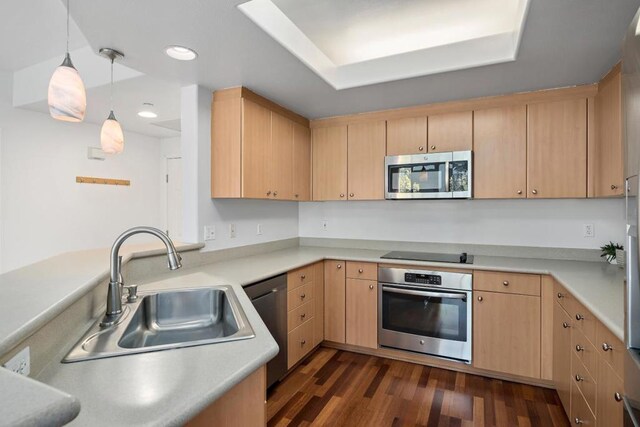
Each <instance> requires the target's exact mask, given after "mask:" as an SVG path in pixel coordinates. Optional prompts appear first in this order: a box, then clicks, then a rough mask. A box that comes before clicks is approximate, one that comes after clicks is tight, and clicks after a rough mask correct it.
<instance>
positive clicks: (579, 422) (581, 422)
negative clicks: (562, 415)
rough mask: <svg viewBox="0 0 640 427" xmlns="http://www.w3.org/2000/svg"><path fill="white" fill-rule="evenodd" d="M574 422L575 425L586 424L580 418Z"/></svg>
mask: <svg viewBox="0 0 640 427" xmlns="http://www.w3.org/2000/svg"><path fill="white" fill-rule="evenodd" d="M573 422H574V423H575V424H577V425H580V424H584V421H582V420H581V419H580V418H578V417H576V419H575V420H573Z"/></svg>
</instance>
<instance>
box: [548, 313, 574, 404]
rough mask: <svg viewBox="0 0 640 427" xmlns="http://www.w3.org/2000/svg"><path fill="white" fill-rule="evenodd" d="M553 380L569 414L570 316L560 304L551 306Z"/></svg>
mask: <svg viewBox="0 0 640 427" xmlns="http://www.w3.org/2000/svg"><path fill="white" fill-rule="evenodd" d="M553 382H554V384H555V387H556V391H557V392H558V396H560V400H561V401H562V405H563V406H564V410H565V412H566V413H567V414H569V410H570V408H569V404H570V401H571V383H572V381H571V318H570V317H569V315H568V314H567V313H566V312H565V311H564V309H563V308H562V306H560V304H558V303H555V304H554V306H553Z"/></svg>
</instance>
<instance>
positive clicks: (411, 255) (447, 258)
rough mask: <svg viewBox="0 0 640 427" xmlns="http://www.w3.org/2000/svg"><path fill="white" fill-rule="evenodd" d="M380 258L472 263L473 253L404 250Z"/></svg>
mask: <svg viewBox="0 0 640 427" xmlns="http://www.w3.org/2000/svg"><path fill="white" fill-rule="evenodd" d="M380 258H386V259H404V260H408V261H431V262H450V263H454V264H473V255H467V253H466V252H463V253H461V254H434V253H428V252H404V251H393V252H389V253H388V254H385V255H382V256H381V257H380Z"/></svg>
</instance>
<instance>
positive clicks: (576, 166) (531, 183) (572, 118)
mask: <svg viewBox="0 0 640 427" xmlns="http://www.w3.org/2000/svg"><path fill="white" fill-rule="evenodd" d="M528 116H529V117H528V119H529V125H528V126H529V127H528V144H527V163H528V164H527V187H528V192H527V197H533V198H561V197H586V195H587V100H586V99H575V100H569V101H557V102H545V103H540V104H532V105H529V106H528Z"/></svg>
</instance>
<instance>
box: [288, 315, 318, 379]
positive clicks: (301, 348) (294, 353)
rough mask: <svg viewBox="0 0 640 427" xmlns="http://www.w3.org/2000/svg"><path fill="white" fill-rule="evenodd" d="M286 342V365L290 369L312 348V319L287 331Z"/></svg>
mask: <svg viewBox="0 0 640 427" xmlns="http://www.w3.org/2000/svg"><path fill="white" fill-rule="evenodd" d="M288 340H289V341H288V343H287V359H288V362H287V365H288V368H289V369H291V368H292V367H293V365H295V364H296V363H298V362H299V361H300V359H302V358H303V357H304V356H306V355H307V353H309V351H311V349H312V348H313V319H312V320H311V321H309V322H304V323H303V324H302V325H300V326H298V327H297V328H295V329H294V330H293V331H291V332H289V335H288Z"/></svg>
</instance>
